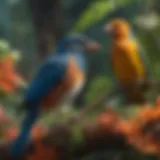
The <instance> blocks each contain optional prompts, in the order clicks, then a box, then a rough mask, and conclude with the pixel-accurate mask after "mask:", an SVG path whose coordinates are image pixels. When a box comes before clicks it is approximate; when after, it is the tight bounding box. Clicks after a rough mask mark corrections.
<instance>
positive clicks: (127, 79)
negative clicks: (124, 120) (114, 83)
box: [105, 19, 146, 103]
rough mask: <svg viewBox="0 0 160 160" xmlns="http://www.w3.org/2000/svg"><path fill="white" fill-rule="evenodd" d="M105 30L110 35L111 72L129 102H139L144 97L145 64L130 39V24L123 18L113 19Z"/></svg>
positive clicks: (134, 43) (135, 45)
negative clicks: (142, 82)
mask: <svg viewBox="0 0 160 160" xmlns="http://www.w3.org/2000/svg"><path fill="white" fill-rule="evenodd" d="M105 31H107V33H109V34H110V35H111V38H112V46H111V51H110V56H111V63H112V67H113V72H114V74H115V76H116V78H117V80H118V81H119V84H120V85H121V86H120V87H121V88H123V90H124V93H125V97H126V99H127V100H128V102H129V103H137V102H138V103H141V102H144V101H145V98H144V86H145V85H144V84H145V83H144V84H138V82H139V81H143V80H144V81H145V79H146V71H145V65H144V63H143V61H142V59H141V57H140V53H139V50H138V47H137V44H136V42H135V41H132V40H131V39H130V26H129V24H128V23H127V22H126V21H125V20H123V19H115V20H113V21H111V22H110V23H108V24H107V25H106V26H105Z"/></svg>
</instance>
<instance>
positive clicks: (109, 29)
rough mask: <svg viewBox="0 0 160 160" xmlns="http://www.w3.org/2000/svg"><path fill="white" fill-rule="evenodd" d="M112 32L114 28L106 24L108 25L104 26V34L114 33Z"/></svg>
mask: <svg viewBox="0 0 160 160" xmlns="http://www.w3.org/2000/svg"><path fill="white" fill-rule="evenodd" d="M112 30H113V28H112V26H111V25H110V24H106V25H105V26H104V32H105V33H106V34H110V33H112Z"/></svg>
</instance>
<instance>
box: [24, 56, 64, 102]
mask: <svg viewBox="0 0 160 160" xmlns="http://www.w3.org/2000/svg"><path fill="white" fill-rule="evenodd" d="M65 69H66V61H64V60H61V61H60V60H57V59H52V60H50V61H48V62H46V63H45V64H44V65H42V66H41V67H40V69H39V71H38V73H37V74H36V76H35V78H34V79H33V81H32V82H31V84H30V86H29V89H28V91H27V93H26V95H25V97H24V103H27V104H28V103H31V104H33V103H34V104H39V103H40V100H41V98H42V97H43V96H46V95H47V94H48V93H49V91H50V90H51V89H53V88H54V87H56V86H57V85H58V84H59V83H60V81H61V80H62V78H63V77H64V74H65Z"/></svg>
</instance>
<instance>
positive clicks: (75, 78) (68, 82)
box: [41, 59, 85, 109]
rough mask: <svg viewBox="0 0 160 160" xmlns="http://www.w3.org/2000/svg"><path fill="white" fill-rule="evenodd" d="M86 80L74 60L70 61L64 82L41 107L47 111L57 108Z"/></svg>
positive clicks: (44, 100)
mask: <svg viewBox="0 0 160 160" xmlns="http://www.w3.org/2000/svg"><path fill="white" fill-rule="evenodd" d="M84 78H85V77H84V73H83V72H82V71H81V70H80V69H79V67H78V66H77V64H76V62H75V61H74V59H70V61H69V64H68V67H67V71H66V74H65V76H64V78H63V80H62V81H61V82H60V84H59V85H58V86H57V87H56V88H53V90H52V91H51V92H50V93H49V95H47V96H46V97H45V98H44V99H43V100H42V103H41V105H42V106H43V107H44V108H45V109H49V108H52V107H56V106H57V105H59V103H60V102H61V100H62V99H63V97H64V96H65V95H66V94H67V93H68V92H69V91H70V90H71V89H72V88H74V87H75V86H76V84H77V83H79V82H81V81H84Z"/></svg>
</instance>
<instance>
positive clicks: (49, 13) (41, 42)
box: [29, 0, 65, 58]
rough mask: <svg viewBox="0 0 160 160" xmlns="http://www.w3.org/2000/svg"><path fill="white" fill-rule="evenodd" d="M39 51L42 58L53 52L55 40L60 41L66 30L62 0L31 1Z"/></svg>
mask: <svg viewBox="0 0 160 160" xmlns="http://www.w3.org/2000/svg"><path fill="white" fill-rule="evenodd" d="M29 5H30V8H31V13H32V19H33V24H34V27H35V36H36V40H37V48H38V49H37V51H38V54H39V55H40V57H41V58H44V57H45V56H46V55H48V54H49V53H50V51H51V50H53V47H54V44H55V40H57V39H59V38H60V37H61V36H62V35H63V32H64V30H63V29H65V28H64V18H63V13H62V6H61V2H60V0H45V1H44V0H29Z"/></svg>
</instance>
